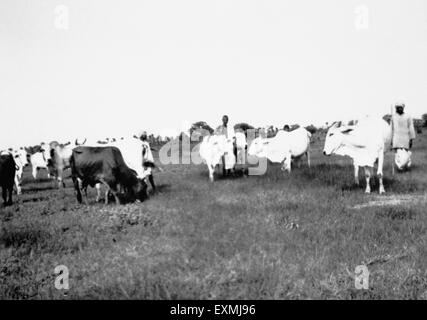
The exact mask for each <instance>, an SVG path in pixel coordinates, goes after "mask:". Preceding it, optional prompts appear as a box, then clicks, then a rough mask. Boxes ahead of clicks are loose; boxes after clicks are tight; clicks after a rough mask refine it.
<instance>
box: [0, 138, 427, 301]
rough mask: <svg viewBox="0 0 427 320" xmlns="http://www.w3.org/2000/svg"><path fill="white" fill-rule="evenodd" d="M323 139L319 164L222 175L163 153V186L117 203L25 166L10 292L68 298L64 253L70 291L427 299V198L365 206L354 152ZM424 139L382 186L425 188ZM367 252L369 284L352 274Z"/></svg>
mask: <svg viewBox="0 0 427 320" xmlns="http://www.w3.org/2000/svg"><path fill="white" fill-rule="evenodd" d="M322 143H323V142H322V139H321V137H317V138H315V143H314V146H313V167H312V169H311V170H309V169H308V168H307V167H306V166H305V165H304V164H303V165H302V167H301V168H297V169H295V170H294V171H293V172H292V174H291V175H287V174H284V173H283V172H281V171H280V169H279V167H278V166H277V165H271V166H269V169H268V173H267V174H266V175H264V176H251V177H248V178H242V177H240V178H230V179H221V178H220V179H218V181H216V182H215V183H214V184H210V183H209V182H208V176H207V168H206V167H205V166H204V165H199V166H196V165H169V166H164V169H165V172H163V173H159V174H158V175H157V177H156V180H157V181H158V184H159V186H160V191H161V192H160V193H159V194H157V195H155V196H153V197H151V199H150V200H148V201H147V202H145V203H143V204H130V205H125V206H119V207H117V206H115V205H113V204H110V205H108V206H104V205H103V204H95V203H93V204H91V205H90V206H88V207H87V206H84V205H78V204H77V202H76V199H75V196H74V192H73V189H72V188H71V182H70V181H69V180H67V181H66V183H67V186H68V188H66V189H60V190H58V189H56V188H54V185H53V183H52V182H51V181H46V180H41V181H38V182H37V183H34V182H32V181H31V178H30V174H29V171H28V170H27V171H26V172H25V174H26V181H25V184H24V188H23V190H24V194H23V195H22V196H21V197H20V199H19V202H18V204H15V205H14V206H12V207H10V208H6V209H1V210H2V211H0V212H1V213H0V223H1V225H0V298H64V296H63V293H61V292H60V291H58V290H56V289H55V288H54V285H53V283H54V279H55V275H54V273H53V270H54V268H55V266H57V265H60V264H63V265H66V266H67V267H68V268H69V271H70V290H69V292H68V294H67V296H66V298H101V299H105V298H107V299H108V298H138V299H175V298H180V299H199V298H200V299H204V298H206V299H209V298H213V299H215V298H218V299H219V298H224V299H245V298H252V299H283V298H285V299H288V298H291V299H293V298H339V299H340V298H346V299H347V298H354V299H358V298H362V299H365V298H424V299H426V298H427V273H426V266H427V261H426V260H427V258H426V257H427V246H426V234H427V233H426V222H427V215H426V211H427V210H426V209H425V208H426V206H425V204H426V201H425V199H424V200H423V199H421V201H418V200H416V199H418V198H415V197H414V200H413V201H410V202H405V203H403V204H399V205H386V206H380V207H378V206H368V207H364V208H362V209H355V208H353V207H354V206H356V205H359V204H364V203H368V202H369V201H372V200H377V199H378V198H380V197H379V196H378V195H377V194H376V193H373V194H372V195H369V196H367V195H365V194H364V193H363V191H364V183H363V178H362V176H361V178H362V180H361V181H362V185H361V187H360V188H355V187H353V185H352V180H353V178H352V169H351V166H350V161H349V159H346V158H339V157H331V158H326V157H323V156H322V155H321V152H320V151H321V148H322ZM426 146H427V135H423V136H421V137H419V138H418V140H417V144H416V148H415V150H414V152H415V155H414V163H415V165H414V168H413V170H412V171H411V172H408V173H404V174H397V175H396V176H395V177H394V178H393V177H391V174H390V173H391V169H390V166H389V163H390V159H391V155H390V154H388V155H387V156H386V157H387V161H388V164H387V166H386V168H385V173H386V176H387V177H386V179H385V187H386V191H387V192H388V194H387V196H385V197H381V198H380V199H389V198H388V197H389V196H390V195H392V196H395V197H402V196H403V195H408V194H410V195H411V196H413V195H417V194H418V195H422V194H425V190H426V187H427V170H426V169H427V161H426V157H427V151H426ZM361 175H362V173H361ZM374 190H375V192H377V190H378V187H377V186H375V189H374ZM90 195H91V197H92V198H91V199H92V201H94V191H93V190H91V194H90ZM296 225H297V226H298V227H296ZM363 262H365V263H368V264H369V266H368V267H369V270H370V272H371V276H370V289H369V290H367V291H366V290H365V291H363V290H362V291H360V290H356V289H355V288H354V280H353V279H352V277H351V274H352V273H353V271H354V268H355V266H357V265H359V264H361V263H363Z"/></svg>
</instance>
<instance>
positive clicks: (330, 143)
mask: <svg viewBox="0 0 427 320" xmlns="http://www.w3.org/2000/svg"><path fill="white" fill-rule="evenodd" d="M352 131H353V128H348V127H346V126H343V127H341V126H340V123H338V122H335V123H334V124H333V125H332V126H331V127H330V128H329V130H328V132H327V133H326V139H325V146H324V148H323V154H324V155H325V156H330V155H331V154H333V153H335V152H336V151H337V150H338V149H339V148H340V147H342V146H343V144H344V142H345V139H346V135H348V134H349V133H350V132H352Z"/></svg>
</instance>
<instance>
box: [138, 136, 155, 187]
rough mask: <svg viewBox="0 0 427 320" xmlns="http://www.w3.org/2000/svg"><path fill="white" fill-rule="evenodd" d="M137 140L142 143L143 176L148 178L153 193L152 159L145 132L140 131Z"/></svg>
mask: <svg viewBox="0 0 427 320" xmlns="http://www.w3.org/2000/svg"><path fill="white" fill-rule="evenodd" d="M139 140H141V142H142V168H143V169H144V176H145V177H148V180H149V181H150V184H151V187H152V188H153V191H156V185H155V184H154V178H153V170H152V169H153V168H154V166H155V165H154V158H153V154H152V152H151V147H150V143H149V142H148V139H147V132H146V131H142V132H141V133H140V134H139Z"/></svg>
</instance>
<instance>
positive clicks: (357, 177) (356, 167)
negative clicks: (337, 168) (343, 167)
mask: <svg viewBox="0 0 427 320" xmlns="http://www.w3.org/2000/svg"><path fill="white" fill-rule="evenodd" d="M354 184H355V185H356V186H359V166H358V165H354Z"/></svg>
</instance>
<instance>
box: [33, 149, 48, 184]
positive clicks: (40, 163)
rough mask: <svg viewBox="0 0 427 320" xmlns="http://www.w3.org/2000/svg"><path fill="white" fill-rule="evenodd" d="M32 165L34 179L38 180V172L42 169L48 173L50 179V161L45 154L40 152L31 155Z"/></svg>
mask: <svg viewBox="0 0 427 320" xmlns="http://www.w3.org/2000/svg"><path fill="white" fill-rule="evenodd" d="M30 163H31V166H32V174H33V178H34V179H37V172H38V171H39V170H40V169H45V170H46V171H47V177H48V178H50V172H49V168H48V160H47V159H46V157H45V155H44V152H42V151H38V152H36V153H34V154H32V155H30Z"/></svg>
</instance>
